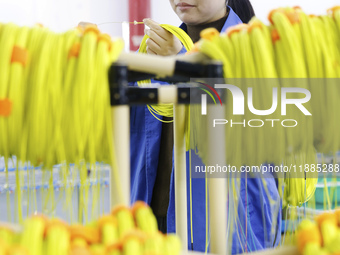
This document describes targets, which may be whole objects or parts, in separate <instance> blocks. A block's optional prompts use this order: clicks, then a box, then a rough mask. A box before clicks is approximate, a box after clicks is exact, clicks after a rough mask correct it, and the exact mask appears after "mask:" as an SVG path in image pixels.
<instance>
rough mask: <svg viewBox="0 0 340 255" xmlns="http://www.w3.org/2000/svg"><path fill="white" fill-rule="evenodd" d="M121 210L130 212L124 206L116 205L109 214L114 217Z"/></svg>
mask: <svg viewBox="0 0 340 255" xmlns="http://www.w3.org/2000/svg"><path fill="white" fill-rule="evenodd" d="M122 210H124V211H128V212H130V209H129V208H128V207H127V206H126V205H117V206H116V207H115V208H113V209H112V212H111V214H113V215H116V214H117V213H118V212H120V211H122Z"/></svg>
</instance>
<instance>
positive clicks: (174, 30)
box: [138, 24, 193, 123]
mask: <svg viewBox="0 0 340 255" xmlns="http://www.w3.org/2000/svg"><path fill="white" fill-rule="evenodd" d="M160 26H161V27H162V28H164V29H165V30H167V31H168V32H170V33H171V34H173V35H174V36H176V37H177V38H178V39H179V40H180V41H181V43H182V44H183V46H184V47H185V49H186V50H187V51H190V50H191V49H192V47H193V42H192V40H191V39H190V37H189V36H188V35H187V33H186V32H184V31H183V30H182V29H181V28H179V27H176V26H172V25H167V24H162V25H160ZM148 38H149V36H148V35H145V36H144V38H143V40H142V43H141V45H140V47H139V50H138V52H139V53H146V40H147V39H148ZM150 83H151V81H150V80H146V81H139V82H138V86H141V87H143V85H145V84H150ZM147 107H148V109H149V111H150V113H151V114H152V115H153V116H154V117H155V118H156V119H157V120H159V121H161V122H164V123H169V122H173V121H164V120H161V119H160V118H159V117H157V116H156V115H159V116H164V117H173V116H174V113H173V104H162V105H147Z"/></svg>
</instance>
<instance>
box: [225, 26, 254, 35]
mask: <svg viewBox="0 0 340 255" xmlns="http://www.w3.org/2000/svg"><path fill="white" fill-rule="evenodd" d="M248 28H249V25H248V24H243V23H242V24H239V25H236V26H232V27H230V28H229V29H228V30H227V32H226V34H227V35H228V36H229V37H231V36H232V34H234V33H236V32H237V33H238V32H240V31H242V30H248Z"/></svg>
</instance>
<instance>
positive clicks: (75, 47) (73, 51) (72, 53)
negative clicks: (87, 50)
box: [68, 42, 80, 59]
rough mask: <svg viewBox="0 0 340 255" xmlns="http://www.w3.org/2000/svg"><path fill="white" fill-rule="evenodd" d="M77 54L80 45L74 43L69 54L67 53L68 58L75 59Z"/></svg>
mask: <svg viewBox="0 0 340 255" xmlns="http://www.w3.org/2000/svg"><path fill="white" fill-rule="evenodd" d="M79 52H80V43H79V42H76V43H74V44H73V45H72V47H71V49H70V51H69V53H68V58H69V59H70V58H72V57H75V58H77V57H78V56H79Z"/></svg>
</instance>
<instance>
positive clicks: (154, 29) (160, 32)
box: [143, 19, 183, 56]
mask: <svg viewBox="0 0 340 255" xmlns="http://www.w3.org/2000/svg"><path fill="white" fill-rule="evenodd" d="M143 21H144V24H145V25H147V26H148V27H149V28H150V29H145V34H146V35H148V36H149V37H150V38H148V39H147V41H146V46H147V47H146V51H147V53H148V54H153V55H161V56H170V55H176V54H178V53H179V52H180V51H181V49H182V48H183V45H182V43H181V41H180V40H179V39H178V38H177V37H176V36H174V35H173V34H171V33H170V32H168V31H167V30H165V29H164V28H162V27H161V26H160V25H159V24H158V23H157V22H155V21H153V20H152V19H144V20H143Z"/></svg>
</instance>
